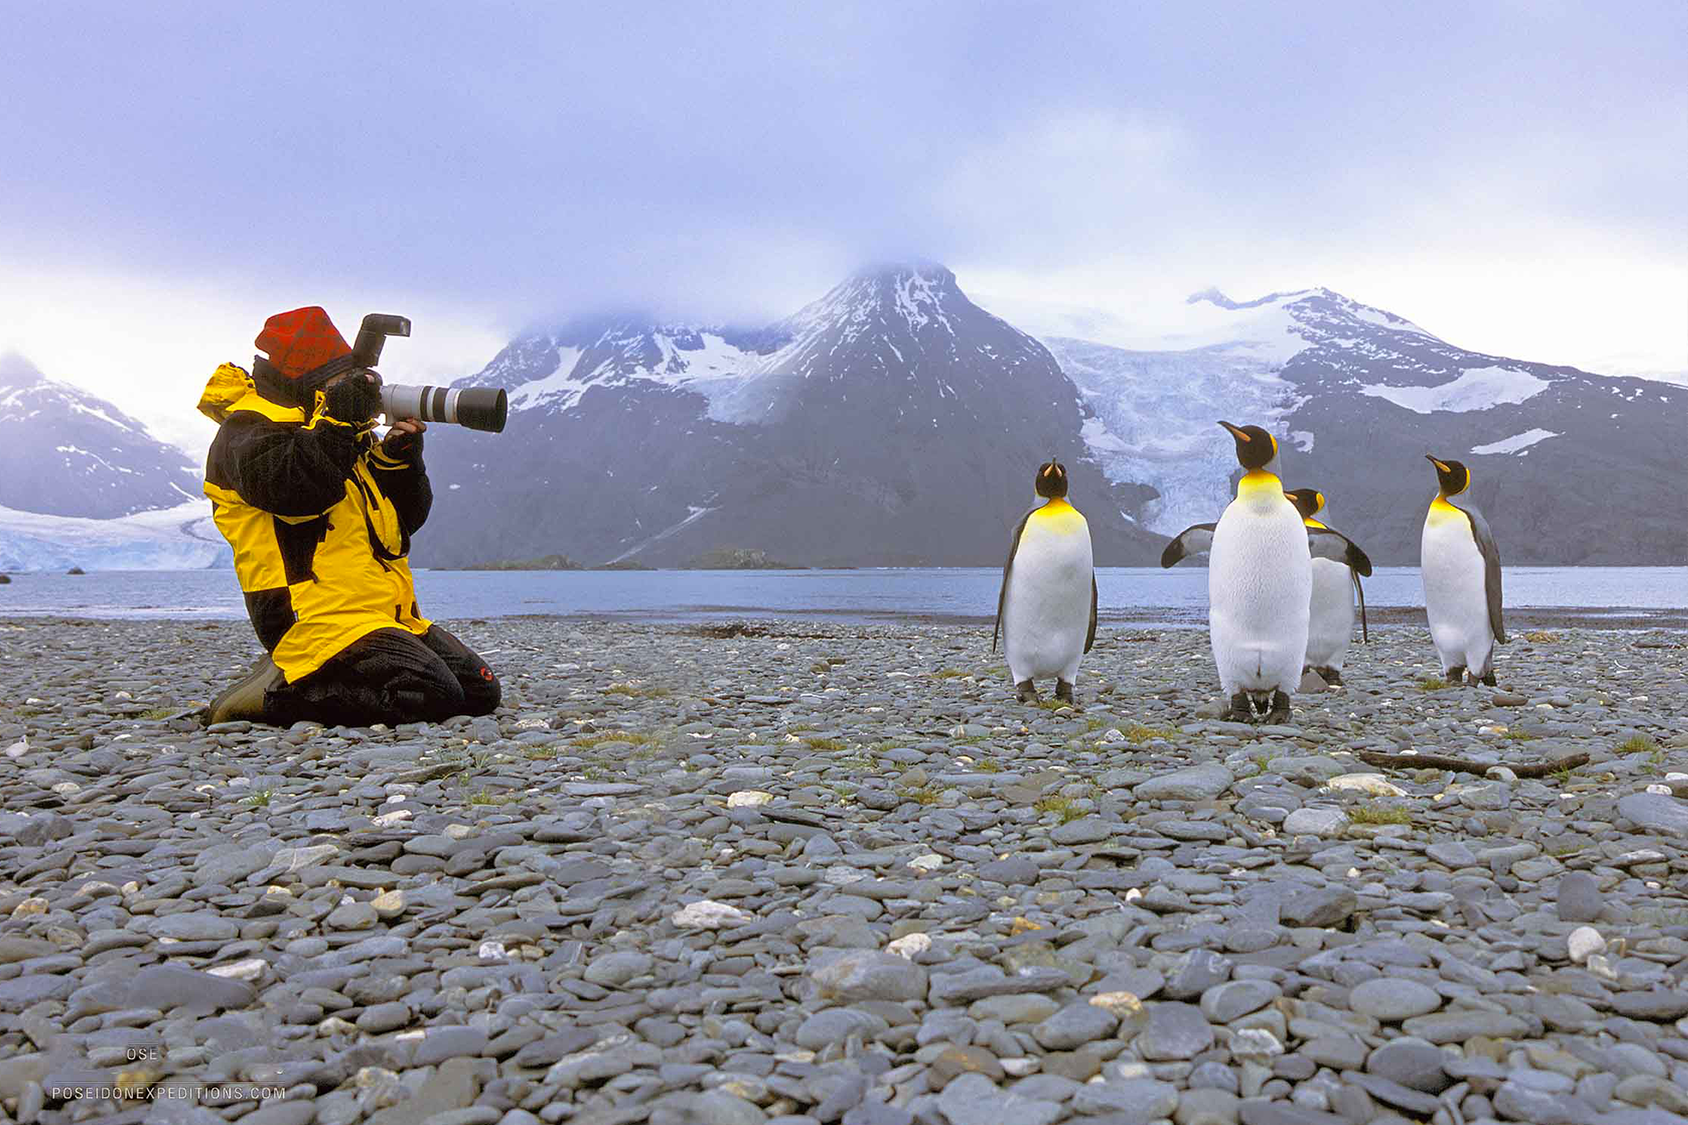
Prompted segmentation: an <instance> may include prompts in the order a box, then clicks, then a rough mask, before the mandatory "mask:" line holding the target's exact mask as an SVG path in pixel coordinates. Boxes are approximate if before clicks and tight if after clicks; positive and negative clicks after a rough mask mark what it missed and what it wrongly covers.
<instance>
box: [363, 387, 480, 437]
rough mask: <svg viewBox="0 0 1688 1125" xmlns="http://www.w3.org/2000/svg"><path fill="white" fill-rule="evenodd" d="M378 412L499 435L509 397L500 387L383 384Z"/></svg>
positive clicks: (392, 417) (394, 417)
mask: <svg viewBox="0 0 1688 1125" xmlns="http://www.w3.org/2000/svg"><path fill="white" fill-rule="evenodd" d="M381 412H382V413H383V414H385V415H386V416H387V420H388V421H389V422H391V421H395V420H397V419H399V418H415V419H417V420H418V421H421V422H449V423H451V424H452V425H455V426H467V427H468V428H469V429H471V430H482V431H484V432H486V433H489V434H500V433H503V432H504V422H505V419H506V418H507V417H508V415H509V413H510V396H509V395H507V394H506V393H505V392H504V389H503V388H502V387H413V386H407V385H406V384H404V383H383V384H382V385H381Z"/></svg>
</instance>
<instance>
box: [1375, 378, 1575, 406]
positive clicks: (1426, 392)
mask: <svg viewBox="0 0 1688 1125" xmlns="http://www.w3.org/2000/svg"><path fill="white" fill-rule="evenodd" d="M1547 388H1548V382H1547V380H1546V379H1538V378H1536V376H1534V375H1531V374H1529V373H1527V372H1524V371H1514V370H1513V369H1511V368H1508V367H1471V368H1467V369H1466V370H1465V371H1464V372H1462V373H1461V374H1460V376H1459V378H1457V379H1454V380H1453V381H1451V382H1447V383H1443V384H1441V385H1439V386H1435V387H1392V386H1389V385H1388V384H1386V383H1366V384H1361V386H1360V393H1361V394H1363V395H1371V396H1372V397H1374V398H1382V399H1388V400H1389V401H1390V402H1392V403H1394V404H1395V405H1396V406H1400V407H1404V408H1405V409H1407V410H1410V411H1412V412H1413V413H1414V414H1434V413H1438V412H1450V413H1456V414H1463V413H1465V412H1467V411H1471V410H1487V409H1489V408H1490V407H1492V406H1500V405H1502V404H1516V403H1520V402H1524V401H1525V400H1526V399H1531V398H1534V397H1535V396H1536V395H1539V394H1541V392H1543V391H1545V390H1547Z"/></svg>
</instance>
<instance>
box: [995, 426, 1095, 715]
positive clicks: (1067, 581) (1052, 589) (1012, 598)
mask: <svg viewBox="0 0 1688 1125" xmlns="http://www.w3.org/2000/svg"><path fill="white" fill-rule="evenodd" d="M1033 483H1034V485H1035V487H1036V489H1037V496H1038V499H1039V503H1038V505H1037V507H1035V508H1033V509H1032V510H1031V511H1029V512H1027V513H1026V514H1025V516H1024V517H1023V518H1021V520H1020V524H1019V526H1018V527H1016V528H1015V529H1014V539H1013V542H1012V543H1010V544H1009V547H1008V562H1007V564H1006V565H1004V566H1003V568H1002V590H1001V592H1000V593H999V594H998V595H997V601H996V628H995V629H994V630H993V631H992V633H991V651H992V652H995V651H996V642H997V638H998V636H1001V637H1002V638H1003V641H1004V646H1003V647H1004V648H1005V650H1006V652H1007V656H1008V673H1009V676H1010V677H1011V678H1012V680H1013V681H1014V686H1015V688H1016V692H1017V695H1018V698H1019V700H1020V702H1022V703H1025V702H1028V701H1030V700H1035V699H1036V698H1037V686H1036V681H1037V680H1039V679H1045V678H1048V677H1050V676H1054V677H1055V698H1056V699H1060V700H1065V701H1066V702H1068V703H1072V702H1074V699H1073V684H1074V683H1075V682H1076V681H1077V679H1078V666H1079V662H1080V661H1082V660H1083V659H1084V654H1085V653H1087V652H1089V651H1090V649H1091V646H1092V645H1094V644H1095V643H1096V568H1095V565H1094V561H1093V558H1092V555H1091V548H1090V525H1089V524H1087V523H1086V522H1085V520H1084V517H1083V516H1082V515H1080V514H1079V511H1078V509H1077V508H1075V507H1073V506H1072V505H1071V504H1069V503H1068V502H1067V470H1066V468H1065V467H1063V466H1062V464H1061V463H1060V462H1059V461H1057V460H1055V458H1053V457H1051V458H1050V459H1049V460H1048V461H1047V462H1045V463H1044V464H1043V465H1041V466H1039V467H1038V470H1037V476H1036V477H1035V478H1034V481H1033Z"/></svg>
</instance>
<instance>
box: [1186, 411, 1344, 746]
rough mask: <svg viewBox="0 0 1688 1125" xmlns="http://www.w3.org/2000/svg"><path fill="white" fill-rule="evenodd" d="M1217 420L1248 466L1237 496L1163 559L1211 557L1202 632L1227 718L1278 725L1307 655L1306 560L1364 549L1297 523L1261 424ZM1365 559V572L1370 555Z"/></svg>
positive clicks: (1271, 441)
mask: <svg viewBox="0 0 1688 1125" xmlns="http://www.w3.org/2000/svg"><path fill="white" fill-rule="evenodd" d="M1219 424H1220V425H1221V426H1224V427H1225V429H1227V430H1228V431H1230V433H1231V436H1232V438H1233V439H1235V441H1236V445H1237V461H1238V463H1240V464H1241V465H1242V467H1243V469H1244V470H1245V472H1244V473H1243V476H1242V479H1241V480H1240V481H1238V482H1237V498H1236V499H1235V500H1233V501H1231V503H1230V504H1229V505H1227V506H1226V508H1225V511H1224V513H1223V514H1222V515H1221V516H1220V517H1219V522H1218V523H1204V524H1196V525H1195V526H1194V527H1189V528H1186V529H1185V530H1184V531H1183V532H1181V533H1179V535H1178V537H1177V538H1175V539H1174V540H1173V541H1172V542H1171V543H1169V544H1167V547H1166V551H1165V552H1164V553H1163V554H1162V555H1161V565H1162V566H1172V565H1174V564H1176V563H1177V562H1178V561H1179V560H1180V559H1182V558H1184V557H1186V556H1188V555H1193V554H1196V553H1198V552H1201V551H1207V552H1208V553H1209V555H1210V556H1211V558H1210V560H1209V563H1208V571H1207V594H1208V611H1207V612H1208V635H1209V639H1210V640H1211V641H1212V644H1213V662H1214V665H1215V666H1216V667H1217V668H1218V670H1219V683H1220V686H1221V687H1222V688H1223V689H1224V691H1225V694H1226V695H1227V696H1229V697H1230V701H1231V709H1230V711H1229V713H1228V717H1229V718H1232V719H1235V720H1237V721H1240V722H1250V721H1253V720H1255V719H1256V718H1257V717H1258V716H1259V714H1260V713H1262V712H1264V713H1265V717H1266V718H1267V720H1268V721H1270V722H1285V721H1287V720H1288V719H1289V717H1290V696H1291V695H1292V694H1293V693H1294V692H1295V690H1296V689H1297V688H1298V687H1299V686H1300V684H1301V666H1302V663H1303V660H1304V659H1305V657H1306V655H1307V627H1308V619H1309V616H1310V610H1311V604H1312V596H1313V566H1312V561H1313V556H1314V555H1315V554H1318V555H1320V556H1322V557H1334V558H1349V557H1354V558H1355V561H1356V562H1359V561H1360V560H1364V559H1365V555H1364V553H1363V552H1360V550H1359V548H1358V547H1355V546H1354V545H1353V544H1352V543H1350V542H1349V541H1348V539H1347V537H1345V536H1343V535H1342V534H1341V533H1339V532H1335V531H1331V530H1329V529H1327V528H1317V529H1315V528H1309V527H1307V526H1306V525H1305V524H1303V523H1302V521H1301V515H1300V513H1298V512H1297V511H1296V510H1295V505H1294V504H1292V503H1290V501H1289V498H1288V497H1286V496H1285V495H1284V489H1283V482H1282V480H1281V479H1280V477H1279V476H1278V442H1277V439H1276V438H1274V437H1273V436H1272V435H1271V434H1269V433H1267V432H1266V431H1265V430H1263V429H1261V428H1260V427H1259V426H1242V427H1238V426H1233V425H1232V424H1231V423H1229V422H1221V423H1219ZM1364 565H1365V570H1364V573H1366V574H1370V573H1371V563H1370V561H1369V560H1367V561H1365V564H1364Z"/></svg>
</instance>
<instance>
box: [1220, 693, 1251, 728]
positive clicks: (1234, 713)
mask: <svg viewBox="0 0 1688 1125" xmlns="http://www.w3.org/2000/svg"><path fill="white" fill-rule="evenodd" d="M1222 718H1223V719H1224V720H1225V721H1226V722H1228V723H1252V722H1254V705H1253V704H1252V703H1250V702H1249V699H1248V692H1246V691H1239V692H1238V693H1237V694H1235V695H1233V696H1232V697H1231V709H1230V710H1229V711H1227V712H1225V714H1224V715H1223V716H1222Z"/></svg>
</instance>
